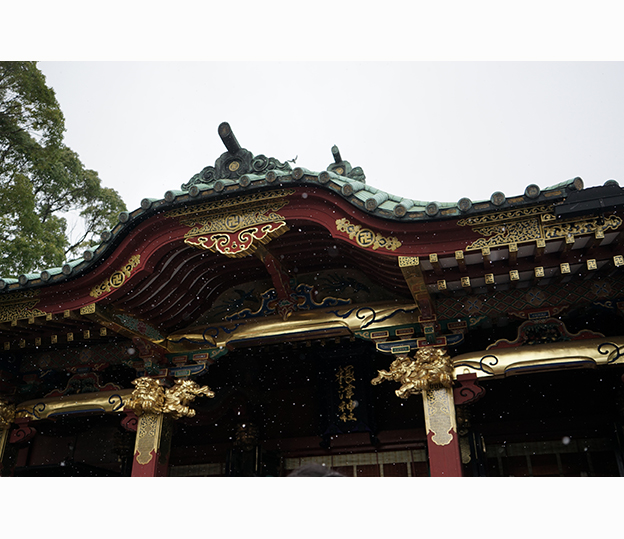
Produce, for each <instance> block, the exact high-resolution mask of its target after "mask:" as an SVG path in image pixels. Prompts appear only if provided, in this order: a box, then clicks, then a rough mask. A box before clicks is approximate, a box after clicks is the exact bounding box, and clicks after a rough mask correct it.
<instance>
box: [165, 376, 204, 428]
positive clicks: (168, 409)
mask: <svg viewBox="0 0 624 539" xmlns="http://www.w3.org/2000/svg"><path fill="white" fill-rule="evenodd" d="M200 395H205V396H206V397H209V398H213V397H214V396H215V394H214V392H213V391H211V390H210V388H209V387H208V386H203V387H200V386H199V384H197V383H196V382H194V381H193V380H176V382H175V385H174V386H173V387H171V388H169V389H167V390H166V391H165V404H164V408H163V411H164V413H166V414H171V416H172V417H173V418H175V419H179V418H181V417H193V416H194V415H195V410H193V409H192V408H190V407H189V404H191V403H192V402H193V401H194V400H195V397H199V396H200Z"/></svg>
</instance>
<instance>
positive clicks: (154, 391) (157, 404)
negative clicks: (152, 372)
mask: <svg viewBox="0 0 624 539" xmlns="http://www.w3.org/2000/svg"><path fill="white" fill-rule="evenodd" d="M132 384H133V385H135V386H136V389H135V390H134V391H133V392H132V395H131V396H130V399H129V401H128V406H129V407H130V408H132V410H133V411H134V413H135V414H136V415H138V416H139V415H142V414H160V413H162V411H163V405H164V404H165V390H164V388H163V387H162V386H161V385H160V384H159V383H158V380H154V379H153V378H148V377H143V378H137V379H136V380H133V381H132Z"/></svg>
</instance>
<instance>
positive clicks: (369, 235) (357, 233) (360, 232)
mask: <svg viewBox="0 0 624 539" xmlns="http://www.w3.org/2000/svg"><path fill="white" fill-rule="evenodd" d="M336 229H337V230H339V231H340V232H346V233H347V234H348V235H349V238H350V239H352V240H353V239H355V241H356V242H357V244H358V245H359V246H360V247H364V248H371V249H373V250H377V249H379V248H380V247H383V248H385V249H388V250H389V251H395V250H396V249H398V248H399V247H401V245H402V243H401V242H400V241H399V240H398V239H396V238H395V237H393V236H389V237H386V236H382V235H381V234H380V233H379V232H374V231H373V230H371V229H370V228H362V226H361V225H354V224H352V223H351V221H349V220H348V219H346V218H343V219H336Z"/></svg>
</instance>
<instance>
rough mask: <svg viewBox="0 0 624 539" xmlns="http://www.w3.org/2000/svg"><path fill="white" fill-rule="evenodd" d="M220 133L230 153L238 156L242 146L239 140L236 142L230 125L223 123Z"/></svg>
mask: <svg viewBox="0 0 624 539" xmlns="http://www.w3.org/2000/svg"><path fill="white" fill-rule="evenodd" d="M218 131H219V136H220V137H221V140H222V141H223V144H225V147H226V148H227V150H228V152H230V153H231V154H236V153H237V152H238V151H239V150H240V149H241V145H240V144H239V143H238V140H236V137H235V136H234V132H233V131H232V128H231V127H230V124H229V123H227V122H223V123H221V125H220V126H219V130H218Z"/></svg>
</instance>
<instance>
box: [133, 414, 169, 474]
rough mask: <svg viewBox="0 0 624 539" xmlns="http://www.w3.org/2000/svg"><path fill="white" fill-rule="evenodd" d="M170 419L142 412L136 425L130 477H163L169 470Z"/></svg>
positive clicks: (162, 415)
mask: <svg viewBox="0 0 624 539" xmlns="http://www.w3.org/2000/svg"><path fill="white" fill-rule="evenodd" d="M171 429H172V419H171V418H170V417H168V416H166V415H164V414H143V415H141V416H140V417H139V420H138V425H137V435H136V442H135V445H134V459H133V461H132V477H164V476H167V475H168V471H169V451H170V448H171Z"/></svg>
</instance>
